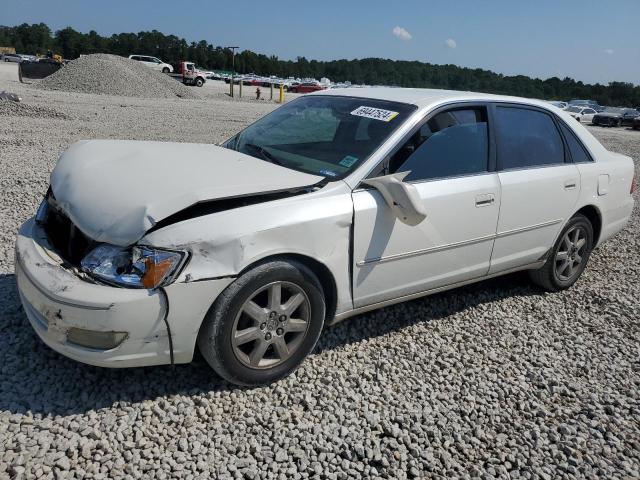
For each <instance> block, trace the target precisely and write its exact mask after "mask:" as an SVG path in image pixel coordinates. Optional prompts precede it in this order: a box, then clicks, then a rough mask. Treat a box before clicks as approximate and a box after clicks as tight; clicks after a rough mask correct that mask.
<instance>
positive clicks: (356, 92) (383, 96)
mask: <svg viewBox="0 0 640 480" xmlns="http://www.w3.org/2000/svg"><path fill="white" fill-rule="evenodd" d="M312 95H335V96H347V97H360V98H371V99H375V100H389V101H392V102H401V103H408V104H411V105H416V106H418V107H426V106H429V105H433V104H437V103H444V102H449V101H499V102H516V103H524V104H528V105H536V106H541V107H544V108H547V107H548V106H549V104H548V103H547V102H544V101H542V100H534V99H530V98H521V97H510V96H505V95H493V94H490V93H479V92H462V91H457V90H438V89H430V88H396V87H363V88H336V89H332V90H322V91H319V92H315V93H313V94H312Z"/></svg>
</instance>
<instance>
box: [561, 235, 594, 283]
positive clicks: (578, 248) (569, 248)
mask: <svg viewBox="0 0 640 480" xmlns="http://www.w3.org/2000/svg"><path fill="white" fill-rule="evenodd" d="M586 247H587V231H586V230H585V229H584V227H581V226H579V225H577V226H575V227H573V228H571V229H569V230H567V232H566V233H565V234H564V236H563V237H562V242H560V246H559V247H558V251H557V252H556V256H555V263H554V269H555V273H556V276H557V277H558V278H559V279H560V280H562V281H569V280H571V279H573V277H574V276H575V275H578V274H579V273H580V267H581V264H582V263H583V261H584V260H585V259H586V255H585V253H586Z"/></svg>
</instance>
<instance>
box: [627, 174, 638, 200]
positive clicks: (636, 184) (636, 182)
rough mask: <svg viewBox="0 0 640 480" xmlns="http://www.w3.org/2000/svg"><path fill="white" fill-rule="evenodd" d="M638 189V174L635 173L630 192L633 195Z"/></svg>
mask: <svg viewBox="0 0 640 480" xmlns="http://www.w3.org/2000/svg"><path fill="white" fill-rule="evenodd" d="M637 189H638V181H637V179H636V174H635V173H634V174H633V180H631V191H630V192H629V193H630V194H631V195H633V194H634V192H635V191H636V190H637Z"/></svg>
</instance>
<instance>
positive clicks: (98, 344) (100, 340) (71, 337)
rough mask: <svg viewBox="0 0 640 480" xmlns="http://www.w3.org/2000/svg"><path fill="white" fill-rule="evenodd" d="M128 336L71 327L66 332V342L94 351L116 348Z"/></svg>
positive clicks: (119, 333)
mask: <svg viewBox="0 0 640 480" xmlns="http://www.w3.org/2000/svg"><path fill="white" fill-rule="evenodd" d="M128 336H129V334H128V333H127V332H99V331H96V330H85V329H83V328H75V327H72V328H70V329H69V330H68V331H67V342H69V343H72V344H74V345H78V346H80V347H84V348H91V349H94V350H111V349H112V348H116V347H117V346H119V345H120V344H121V343H122V342H124V341H125V340H126V338H127V337H128Z"/></svg>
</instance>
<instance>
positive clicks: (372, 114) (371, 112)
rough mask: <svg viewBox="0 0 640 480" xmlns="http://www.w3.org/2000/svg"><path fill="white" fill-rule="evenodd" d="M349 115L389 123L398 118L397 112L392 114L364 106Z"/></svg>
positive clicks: (389, 111) (388, 111)
mask: <svg viewBox="0 0 640 480" xmlns="http://www.w3.org/2000/svg"><path fill="white" fill-rule="evenodd" d="M351 115H357V116H358V117H365V118H373V119H374V120H381V121H383V122H390V121H391V120H393V119H394V118H396V117H397V116H398V112H392V111H391V110H383V109H382V108H374V107H367V106H365V105H362V106H360V107H358V108H356V109H355V110H354V111H353V112H351Z"/></svg>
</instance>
